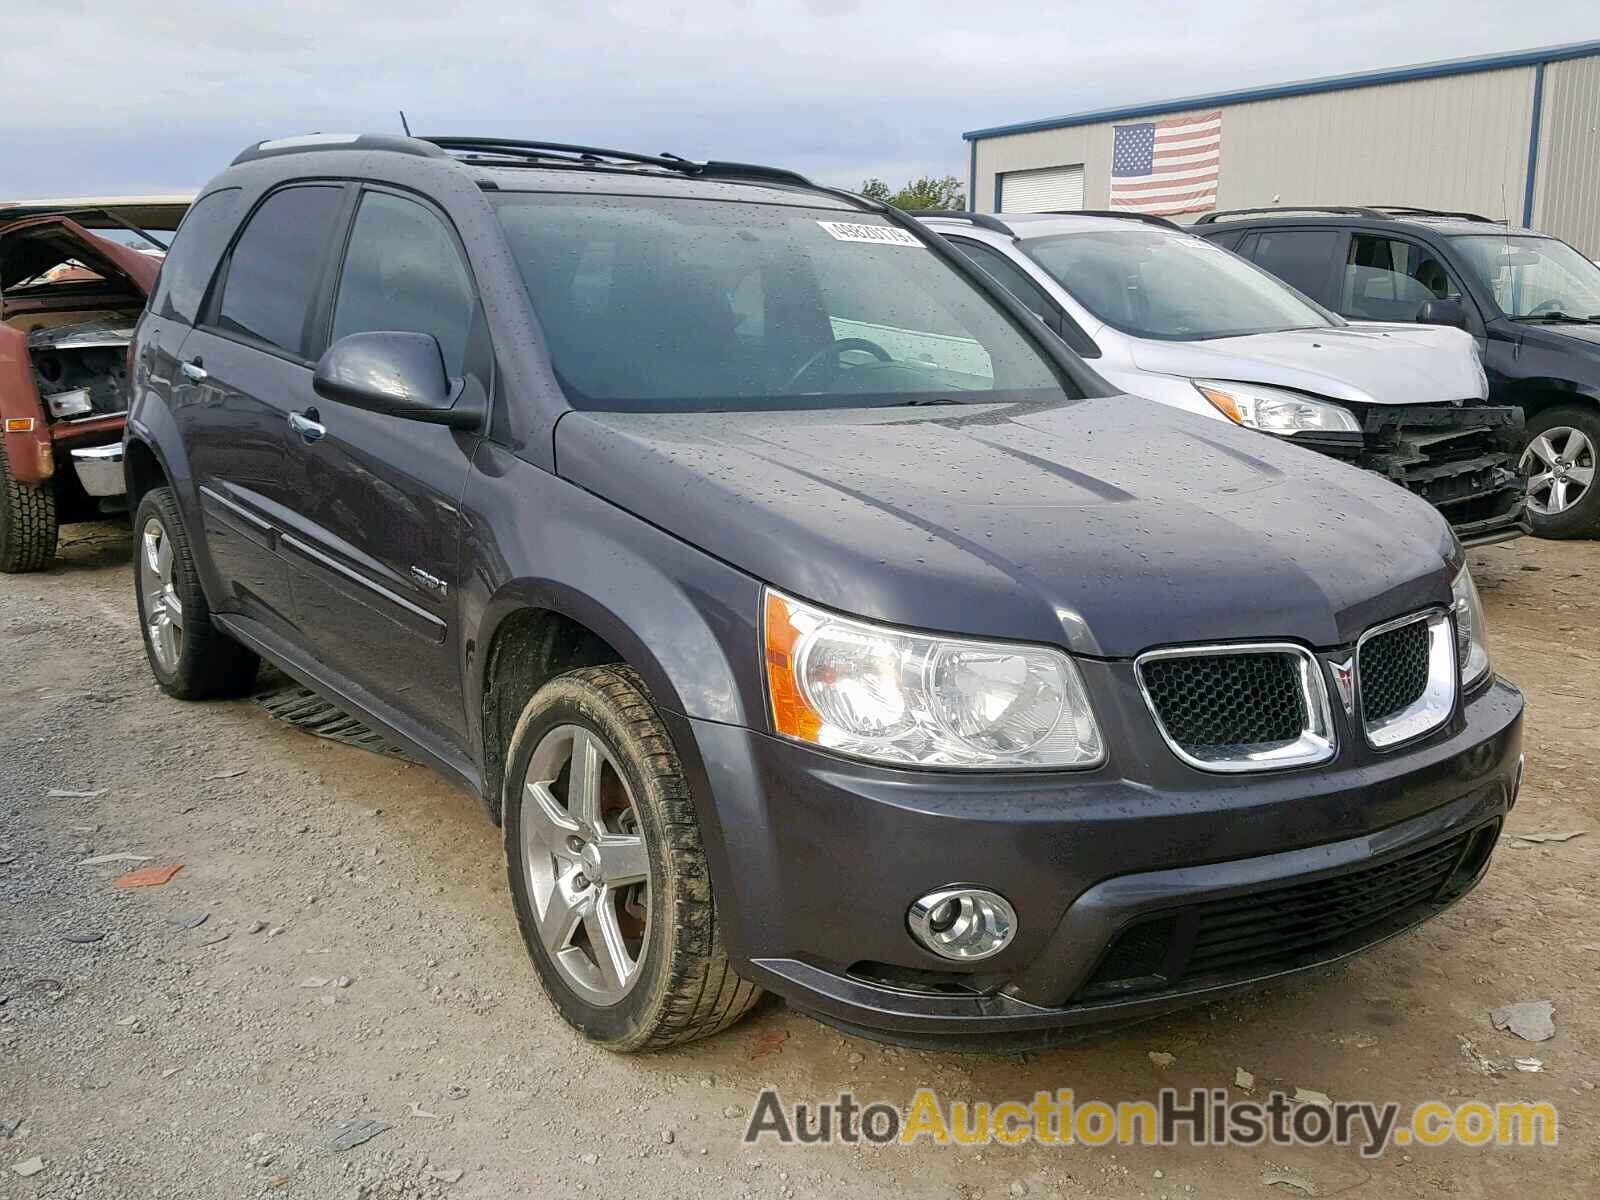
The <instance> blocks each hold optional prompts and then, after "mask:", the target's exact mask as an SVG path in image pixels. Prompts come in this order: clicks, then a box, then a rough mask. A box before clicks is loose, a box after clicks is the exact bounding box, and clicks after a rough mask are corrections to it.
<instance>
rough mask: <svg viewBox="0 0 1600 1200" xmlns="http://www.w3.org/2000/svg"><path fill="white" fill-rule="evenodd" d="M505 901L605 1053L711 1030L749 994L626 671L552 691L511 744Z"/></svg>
mask: <svg viewBox="0 0 1600 1200" xmlns="http://www.w3.org/2000/svg"><path fill="white" fill-rule="evenodd" d="M503 799H504V805H503V815H504V821H505V844H506V862H507V868H508V872H509V876H510V883H511V895H512V899H513V902H514V903H515V905H516V911H517V921H518V923H519V924H520V926H521V927H522V936H523V940H524V941H525V942H526V943H527V946H528V953H529V955H530V956H531V957H532V959H533V964H534V967H535V969H536V970H537V972H538V975H539V982H540V984H541V985H542V986H543V988H544V990H545V993H546V994H547V995H548V996H549V997H550V999H551V1001H552V1002H553V1003H554V1004H555V1006H556V1008H557V1009H558V1010H559V1011H560V1013H561V1015H562V1016H563V1017H565V1018H566V1020H567V1021H568V1022H570V1023H571V1024H572V1025H574V1026H576V1027H577V1028H578V1029H579V1030H580V1031H581V1032H582V1033H583V1035H584V1036H585V1037H587V1038H589V1039H590V1040H591V1041H594V1042H598V1043H599V1044H601V1045H603V1046H605V1047H606V1048H607V1049H610V1050H617V1051H624V1052H631V1051H638V1050H654V1049H659V1048H661V1047H665V1046H670V1045H674V1044H676V1043H679V1042H687V1041H692V1040H694V1039H696V1038H701V1037H706V1036H709V1035H710V1034H713V1033H717V1032H719V1031H721V1030H723V1029H726V1028H727V1027H728V1026H729V1025H732V1024H733V1023H734V1022H735V1021H737V1020H738V1019H739V1018H740V1017H741V1016H743V1015H744V1014H745V1012H747V1011H748V1010H749V1008H750V1007H751V1005H753V1004H754V1003H755V1002H756V1000H757V998H758V997H759V996H760V994H761V993H760V990H759V989H758V988H757V987H756V986H755V985H754V984H752V983H747V982H745V981H744V980H742V979H740V978H739V977H738V976H737V975H735V974H734V972H733V968H732V966H731V965H730V964H729V961H728V955H727V951H726V950H725V949H724V948H723V945H722V936H721V928H720V923H719V920H718V914H717V903H716V898H715V897H714V896H713V894H712V890H711V873H710V869H709V867H708V865H707V862H706V854H705V847H704V845H703V844H702V842H701V838H700V825H699V821H698V820H697V819H696V816H695V811H694V803H693V801H692V799H691V798H690V794H689V784H688V780H687V779H685V777H684V774H683V769H682V766H681V765H680V763H679V761H678V755H677V752H676V750H675V749H674V748H673V745H672V740H671V737H670V735H669V734H668V732H667V729H666V726H665V725H663V724H662V722H661V718H660V717H659V716H658V715H657V713H656V710H655V706H654V705H653V704H652V703H651V702H650V699H649V696H648V694H647V693H646V691H645V686H644V682H643V680H641V679H640V678H639V676H638V675H636V674H635V673H634V672H633V671H632V670H630V669H629V668H627V667H624V666H620V665H618V666H599V667H585V668H582V669H581V670H576V671H571V672H568V673H567V674H565V675H561V676H558V677H557V678H556V679H553V680H551V681H550V682H549V683H548V684H546V685H545V686H544V687H542V688H540V689H539V691H538V692H537V693H536V694H535V695H534V697H533V699H532V700H530V701H529V702H528V706H527V707H526V708H525V709H524V710H523V713H522V718H521V720H520V721H519V722H518V723H517V728H516V732H515V733H514V734H513V735H512V739H511V748H510V755H509V761H508V763H507V770H506V784H505V794H504V798H503Z"/></svg>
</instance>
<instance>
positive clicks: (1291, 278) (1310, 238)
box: [1255, 229, 1340, 300]
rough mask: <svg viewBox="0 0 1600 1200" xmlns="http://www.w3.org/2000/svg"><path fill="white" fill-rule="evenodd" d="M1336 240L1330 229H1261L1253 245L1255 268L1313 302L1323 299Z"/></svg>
mask: <svg viewBox="0 0 1600 1200" xmlns="http://www.w3.org/2000/svg"><path fill="white" fill-rule="evenodd" d="M1339 237H1340V235H1339V234H1338V233H1336V232H1335V231H1333V230H1331V229H1271V230H1263V231H1262V233H1261V235H1260V240H1258V241H1257V242H1256V249H1255V260H1256V265H1257V266H1259V267H1263V268H1265V269H1266V270H1268V271H1271V272H1272V273H1273V274H1274V275H1276V276H1277V277H1278V278H1279V279H1281V280H1283V281H1284V282H1285V283H1287V284H1288V285H1289V286H1290V287H1292V288H1297V289H1299V290H1300V291H1301V292H1304V293H1305V294H1306V295H1307V296H1310V297H1311V298H1312V299H1314V300H1323V299H1326V294H1327V290H1328V276H1329V273H1330V268H1331V267H1332V266H1333V255H1334V251H1335V250H1337V249H1338V247H1339Z"/></svg>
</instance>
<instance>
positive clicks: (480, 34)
mask: <svg viewBox="0 0 1600 1200" xmlns="http://www.w3.org/2000/svg"><path fill="white" fill-rule="evenodd" d="M1588 38H1600V3H1596V0H1541V2H1540V3H1533V4H1528V3H1520V4H1513V3H1507V2H1506V0H1400V2H1396V0H1337V2H1330V0H1276V2H1269V3H1257V2H1255V0H1211V2H1210V3H1207V4H1203V5H1199V4H1193V3H1186V4H1177V3H1171V2H1170V0H1169V2H1168V3H1150V2H1148V0H1115V2H1114V3H1108V2H1103V3H1093V4H1084V3H1073V2H1072V0H1066V2H1065V3H1063V2H1060V0H1058V2H1056V3H1053V4H1048V3H1046V4H1042V3H1038V2H1037V0H1036V2H1034V3H1027V4H1022V3H1012V2H1010V0H954V2H950V3H946V2H944V0H790V2H785V3H766V2H761V0H750V2H748V3H743V4H740V3H726V2H723V0H698V2H691V3H682V4H664V3H663V4H651V3H633V2H628V0H620V2H615V3H605V2H595V3H581V2H579V0H542V2H541V0H522V2H517V3H512V2H509V0H497V2H487V0H473V2H470V3H465V4H461V5H459V6H456V7H454V8H452V6H451V5H450V4H449V3H447V2H434V3H418V2H416V0H355V2H351V3H338V2H336V0H335V2H330V3H324V4H307V3H299V2H297V0H280V2H279V3H277V4H272V3H268V4H262V3H260V2H259V0H256V2H251V3H234V2H232V0H163V2H162V3H159V4H150V3H145V2H143V0H120V2H119V3H116V4H110V3H105V2H104V0H100V2H93V0H49V2H47V3H26V4H23V3H16V4H8V5H6V13H5V17H4V33H3V35H0V80H3V81H4V87H5V99H4V101H3V103H0V199H4V198H26V197H37V196H48V195H61V194H79V195H82V194H88V193H129V192H142V191H167V190H191V189H194V188H196V187H198V186H199V185H200V184H202V183H204V182H205V180H206V179H207V178H209V177H210V176H211V175H213V174H215V173H216V172H217V171H218V170H220V169H221V168H222V167H223V166H225V165H226V164H227V162H228V160H229V159H230V158H232V157H233V155H234V154H236V153H237V152H238V151H239V150H240V149H241V148H242V147H243V146H245V145H246V144H248V143H250V142H253V141H257V140H260V139H262V138H268V137H280V136H284V135H287V134H292V133H302V132H308V131H312V130H323V131H340V132H344V131H392V132H398V129H399V119H398V117H397V116H396V110H397V109H399V108H402V107H403V108H404V109H405V110H406V112H407V114H408V115H409V116H410V119H411V127H412V129H413V130H414V131H416V132H418V133H433V134H446V133H448V134H469V133H471V134H500V135H504V136H516V137H526V138H539V139H544V140H551V141H577V142H587V143H592V144H597V145H602V146H615V147H623V148H627V149H633V150H643V151H650V152H655V151H661V150H670V151H672V152H674V153H677V154H682V155H685V156H688V157H695V158H702V157H716V158H727V159H744V160H749V161H756V162H768V163H773V164H778V165H783V166H788V167H793V168H797V169H799V170H802V171H805V172H807V173H809V174H811V175H813V176H814V177H816V178H818V179H821V180H823V181H826V182H829V183H834V184H841V185H844V186H846V187H857V186H859V185H860V183H861V181H862V179H863V178H865V177H868V176H878V177H881V178H884V179H886V180H888V181H889V182H890V183H891V184H893V185H896V186H898V185H899V184H900V183H902V182H904V181H905V180H906V179H907V178H910V177H914V176H917V175H922V174H925V173H931V174H940V175H942V174H954V175H958V176H960V177H962V178H963V179H965V176H966V161H967V160H966V152H965V148H964V144H963V143H962V141H961V134H962V132H963V131H964V130H968V129H975V128H982V127H984V126H989V125H996V124H1003V123H1007V122H1010V121H1018V120H1031V119H1034V118H1038V117H1046V116H1054V115H1059V114H1063V113H1071V112H1077V111H1082V110H1085V109H1091V108H1100V107H1104V106H1106V105H1112V104H1122V103H1135V102H1140V101H1146V100H1159V99H1164V98H1169V97H1179V96H1189V95H1195V94H1199V93H1204V92H1210V91H1220V90H1224V89H1232V88H1238V87H1248V86H1253V85H1259V84H1271V83H1280V82H1284V81H1288V80H1293V79H1302V78H1306V77H1309V76H1317V75H1330V74H1339V73H1343V72H1347V71H1358V70H1367V69H1372V68H1380V67H1392V66H1403V65H1407V64H1410V63H1415V62H1422V61H1431V60H1436V59H1442V58H1455V57H1460V56H1462V55H1474V54H1490V53H1497V52H1500V51H1505V50H1520V49H1526V48H1530V47H1535V46H1543V45H1551V44H1555V43H1561V42H1572V41H1580V40H1584V39H1588ZM1372 135H1373V136H1374V137H1375V138H1377V137H1382V136H1383V131H1382V130H1381V129H1375V130H1373V131H1372Z"/></svg>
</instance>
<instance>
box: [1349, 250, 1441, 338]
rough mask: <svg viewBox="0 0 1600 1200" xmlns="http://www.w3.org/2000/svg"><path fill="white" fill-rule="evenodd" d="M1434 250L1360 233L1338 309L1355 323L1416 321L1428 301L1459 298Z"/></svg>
mask: <svg viewBox="0 0 1600 1200" xmlns="http://www.w3.org/2000/svg"><path fill="white" fill-rule="evenodd" d="M1460 295H1461V289H1460V288H1458V287H1456V286H1455V284H1454V283H1453V282H1452V281H1451V279H1450V275H1449V273H1448V272H1447V271H1446V270H1445V269H1444V266H1443V264H1441V263H1440V262H1439V260H1438V258H1436V257H1435V256H1434V254H1433V252H1432V251H1430V250H1427V249H1425V248H1423V247H1422V246H1419V245H1417V244H1416V243H1415V242H1406V241H1401V240H1399V239H1397V238H1386V237H1375V236H1372V235H1370V234H1360V233H1358V234H1355V235H1354V236H1352V237H1351V239H1350V253H1349V255H1348V256H1347V261H1346V264H1345V269H1344V285H1343V288H1342V290H1341V295H1340V303H1339V311H1340V313H1342V314H1343V315H1344V316H1347V317H1351V318H1353V319H1355V320H1358V321H1359V320H1367V321H1415V320H1416V319H1417V313H1418V311H1419V310H1420V309H1421V308H1422V306H1423V305H1424V304H1426V303H1427V302H1428V301H1429V300H1436V299H1437V300H1442V299H1446V298H1459V297H1460Z"/></svg>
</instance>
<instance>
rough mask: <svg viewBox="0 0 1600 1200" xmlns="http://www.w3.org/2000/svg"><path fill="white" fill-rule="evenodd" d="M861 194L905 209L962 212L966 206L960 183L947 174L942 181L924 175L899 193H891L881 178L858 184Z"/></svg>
mask: <svg viewBox="0 0 1600 1200" xmlns="http://www.w3.org/2000/svg"><path fill="white" fill-rule="evenodd" d="M861 194H862V195H863V196H865V197H866V198H867V199H868V200H878V201H882V202H883V203H885V204H892V205H894V206H895V207H896V208H904V209H908V210H916V209H925V208H941V209H949V208H954V209H961V208H965V207H966V206H967V196H966V193H965V192H963V191H962V190H961V181H960V180H958V179H957V178H956V177H955V176H954V175H946V176H945V177H944V178H943V179H935V178H933V176H931V175H924V176H923V177H922V178H921V179H913V180H912V181H911V182H910V183H908V184H906V185H905V187H903V188H901V189H900V190H899V191H898V192H891V191H890V190H889V185H888V184H886V183H885V182H884V181H883V180H881V179H869V180H867V181H866V182H865V183H863V184H862V185H861Z"/></svg>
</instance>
